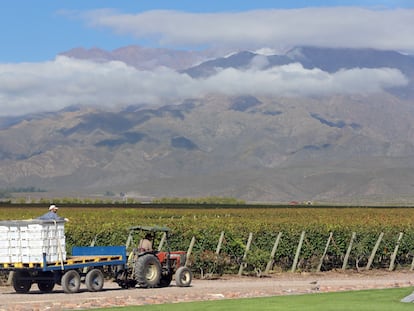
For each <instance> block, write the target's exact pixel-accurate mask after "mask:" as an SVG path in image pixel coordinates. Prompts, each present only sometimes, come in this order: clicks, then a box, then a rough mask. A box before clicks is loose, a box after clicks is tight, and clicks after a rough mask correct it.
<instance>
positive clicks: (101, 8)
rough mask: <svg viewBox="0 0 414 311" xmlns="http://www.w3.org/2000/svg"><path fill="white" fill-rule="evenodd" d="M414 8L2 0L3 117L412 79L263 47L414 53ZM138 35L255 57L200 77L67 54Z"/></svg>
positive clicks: (355, 89) (138, 40)
mask: <svg viewBox="0 0 414 311" xmlns="http://www.w3.org/2000/svg"><path fill="white" fill-rule="evenodd" d="M413 7H414V1H413V0H394V1H385V0H383V1H370V0H362V1H361V0H360V1H352V0H351V1H334V0H332V1H321V0H320V1H312V0H309V1H299V0H291V1H264V0H254V1H251V0H243V1H240V0H238V1H235V0H210V1H194V0H191V1H188V0H177V1H172V0H165V1H149V0H131V1H127V0H116V1H115V0H61V1H59V0H27V1H23V0H13V1H12V0H0V29H1V34H2V35H1V37H0V38H1V49H0V116H12V115H13V116H16V115H22V114H31V113H36V112H42V111H57V110H60V109H63V108H65V107H67V106H71V105H84V106H93V107H100V108H104V107H105V108H114V107H118V106H126V105H134V104H137V103H146V104H163V103H165V102H168V103H174V102H176V103H179V102H180V101H182V100H183V99H185V98H196V97H202V96H204V95H206V94H211V93H221V94H224V95H239V94H246V93H247V94H256V93H257V94H260V95H267V96H291V95H292V94H294V95H302V96H307V95H329V94H333V93H335V94H338V93H345V94H353V93H361V92H363V93H366V92H381V91H382V90H383V89H384V88H389V87H395V86H404V85H406V84H407V81H408V78H407V77H405V76H404V75H403V74H402V73H401V72H399V71H398V70H395V69H392V68H355V69H352V70H341V71H338V72H336V73H327V72H324V71H322V70H319V69H317V68H315V69H312V70H309V69H305V68H303V67H302V66H301V65H300V64H290V65H287V66H280V67H274V68H270V69H266V70H262V69H263V68H264V67H265V66H263V65H265V64H266V57H265V55H264V54H269V53H270V54H280V53H284V52H286V51H288V50H290V49H292V48H293V47H296V46H301V45H302V46H304V45H312V46H320V47H347V48H375V49H392V50H397V51H400V52H403V53H408V54H414V40H413V34H414V9H413ZM129 45H141V46H143V47H164V48H174V49H192V50H200V49H204V48H206V49H209V50H210V51H214V52H215V53H216V54H215V55H218V52H219V51H220V53H222V52H223V51H226V53H227V52H232V51H237V50H250V51H255V52H257V53H258V56H257V57H255V58H254V61H252V63H251V64H250V67H249V68H248V69H247V70H234V69H222V70H218V71H217V73H216V74H214V75H212V76H210V77H209V78H207V79H193V78H191V77H189V76H188V75H186V74H182V73H179V72H176V71H174V70H172V69H171V68H165V67H162V68H155V69H154V70H152V71H151V72H148V71H145V70H140V69H138V68H135V67H132V66H128V65H127V64H125V63H123V62H121V61H112V62H106V63H102V62H99V63H96V62H94V61H92V60H80V59H75V58H70V57H65V56H61V55H58V54H59V53H61V52H65V51H68V50H70V49H72V48H77V47H83V48H86V49H90V48H93V47H97V48H101V49H105V50H109V51H111V50H114V49H117V48H121V47H125V46H129ZM299 53H300V52H299ZM221 55H222V54H221ZM260 66H262V68H260Z"/></svg>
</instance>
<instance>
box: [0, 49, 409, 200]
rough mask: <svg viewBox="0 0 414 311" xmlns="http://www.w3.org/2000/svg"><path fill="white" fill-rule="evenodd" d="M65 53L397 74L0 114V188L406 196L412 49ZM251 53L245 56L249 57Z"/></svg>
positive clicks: (178, 63) (168, 63)
mask: <svg viewBox="0 0 414 311" xmlns="http://www.w3.org/2000/svg"><path fill="white" fill-rule="evenodd" d="M62 55H65V56H67V57H73V58H81V59H87V60H92V61H98V62H102V63H104V62H108V61H113V60H118V61H123V62H125V63H126V64H128V65H130V66H133V67H135V68H138V69H145V70H154V69H155V68H157V67H159V66H164V67H168V68H170V69H173V70H176V71H177V72H180V73H182V74H186V75H188V76H190V77H192V78H193V79H206V78H208V77H211V76H213V75H215V74H217V73H218V72H220V71H221V70H225V69H234V70H247V69H251V68H252V66H253V65H254V66H255V70H257V71H264V70H269V69H271V68H275V67H278V66H286V65H289V64H300V66H302V68H305V69H308V70H319V71H322V72H327V73H333V74H334V73H337V72H341V71H344V70H353V69H355V70H360V69H361V68H368V69H369V68H387V69H393V70H397V71H398V72H400V73H401V74H403V75H404V77H405V78H406V79H407V83H405V84H404V85H396V86H393V85H391V86H385V87H384V88H382V89H380V90H375V91H370V92H361V91H360V92H352V93H346V92H344V93H343V92H333V93H327V94H323V95H315V94H313V95H312V94H311V95H301V94H299V95H297V96H286V95H285V94H282V93H281V94H280V95H277V94H276V95H275V94H273V93H272V94H266V93H263V94H260V92H255V93H254V94H230V95H229V94H221V93H214V92H211V93H208V94H203V95H202V96H199V97H189V98H186V99H183V100H182V101H181V102H179V103H174V104H173V103H170V102H165V103H163V104H157V105H154V104H151V103H148V102H147V103H137V104H136V105H129V106H126V107H122V108H118V109H103V108H98V107H85V106H78V105H73V106H70V107H67V108H65V109H64V110H61V111H54V112H48V113H39V114H31V115H24V116H18V117H16V116H15V117H1V118H0V142H1V150H0V176H1V177H0V188H10V187H30V186H35V187H37V188H42V189H47V190H48V191H49V192H50V193H54V192H55V193H56V192H59V193H65V192H67V193H78V194H80V195H88V194H96V193H105V192H107V191H111V192H124V193H128V195H129V196H134V197H138V198H154V197H207V196H228V197H235V198H239V199H244V200H246V201H249V202H290V201H315V202H347V203H352V204H359V203H361V202H371V203H381V202H410V200H411V201H412V199H413V198H414V195H413V194H414V191H413V190H414V126H413V124H414V107H413V103H414V102H413V100H414V84H413V83H414V57H413V56H411V55H404V54H401V53H399V52H397V51H379V50H373V49H343V48H341V49H339V48H317V47H296V48H293V49H291V50H289V51H287V52H286V53H284V54H281V55H277V54H273V55H272V54H266V55H264V54H259V53H257V52H253V51H238V52H236V53H233V54H227V55H225V56H217V55H214V54H213V53H211V52H209V53H207V52H202V51H200V52H186V51H171V50H167V49H144V48H141V47H125V48H122V49H119V50H116V51H112V52H108V51H104V50H100V49H91V50H86V49H74V50H71V51H68V52H65V53H62ZM252 64H253V65H252Z"/></svg>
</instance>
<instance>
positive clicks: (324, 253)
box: [316, 232, 333, 272]
mask: <svg viewBox="0 0 414 311" xmlns="http://www.w3.org/2000/svg"><path fill="white" fill-rule="evenodd" d="M332 236H333V232H331V233H329V238H328V241H327V242H326V246H325V251H324V252H323V255H322V257H321V260H320V261H319V265H318V268H317V269H316V271H317V272H319V271H321V268H322V264H323V260H324V259H325V256H326V253H327V251H328V247H329V244H330V243H331V240H332Z"/></svg>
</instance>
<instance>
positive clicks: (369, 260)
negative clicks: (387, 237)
mask: <svg viewBox="0 0 414 311" xmlns="http://www.w3.org/2000/svg"><path fill="white" fill-rule="evenodd" d="M383 236H384V232H381V233H380V235H379V237H378V240H377V243H375V246H374V248H373V249H372V252H371V256H369V259H368V263H367V266H366V268H365V269H366V270H369V269H370V268H371V265H372V262H373V261H374V257H375V253H376V252H377V250H378V247H379V245H380V243H381V240H382V237H383Z"/></svg>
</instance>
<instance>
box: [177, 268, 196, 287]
mask: <svg viewBox="0 0 414 311" xmlns="http://www.w3.org/2000/svg"><path fill="white" fill-rule="evenodd" d="M192 280H193V273H192V272H191V270H190V269H189V268H187V267H184V266H183V267H179V268H178V269H177V271H176V272H175V284H177V286H179V287H188V286H190V284H191V281H192Z"/></svg>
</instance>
